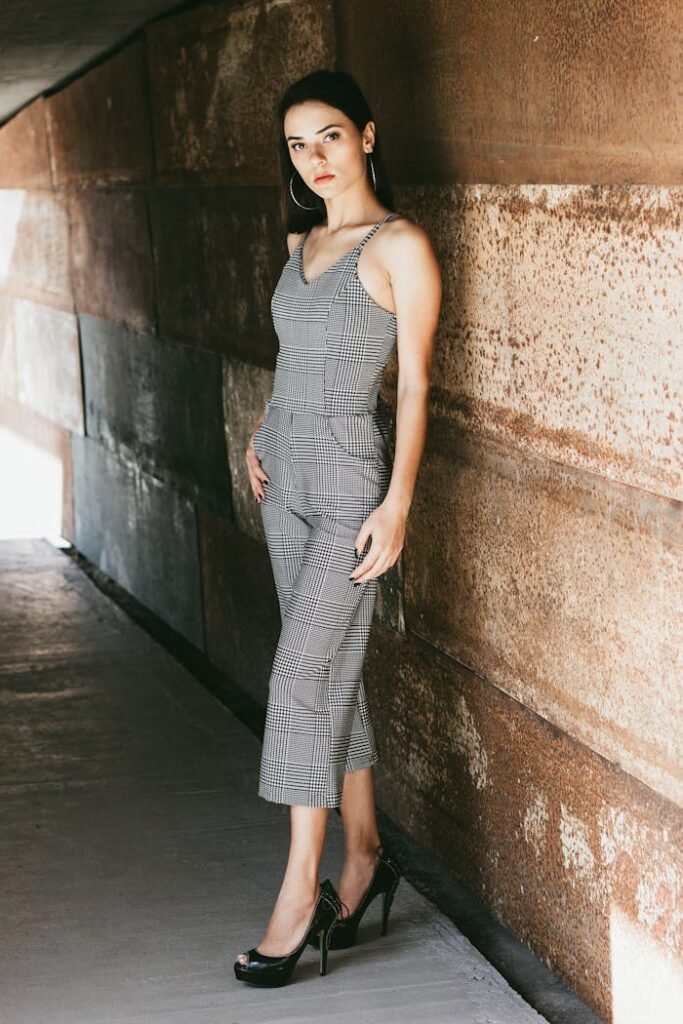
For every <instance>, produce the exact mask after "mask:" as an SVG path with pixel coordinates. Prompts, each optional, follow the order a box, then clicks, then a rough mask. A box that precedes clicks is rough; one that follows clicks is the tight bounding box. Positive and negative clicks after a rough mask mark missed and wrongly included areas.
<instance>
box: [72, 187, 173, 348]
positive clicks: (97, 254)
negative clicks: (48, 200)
mask: <svg viewBox="0 0 683 1024" xmlns="http://www.w3.org/2000/svg"><path fill="white" fill-rule="evenodd" d="M69 219H70V221H71V280H72V282H73V289H74V297H75V301H76V308H77V309H78V311H79V313H92V314H93V315H94V316H100V317H102V318H103V319H105V320H111V321H113V322H115V323H121V324H125V325H126V326H127V327H132V328H133V329H134V330H139V331H147V332H151V333H154V330H155V326H156V323H155V321H156V316H155V311H154V272H153V266H152V245H151V239H150V237H149V219H148V215H147V200H146V196H145V193H144V192H142V191H136V192H132V191H123V190H116V191H114V190H108V191H100V190H94V189H93V190H90V191H87V192H85V191H84V192H74V193H72V194H71V195H70V197H69Z"/></svg>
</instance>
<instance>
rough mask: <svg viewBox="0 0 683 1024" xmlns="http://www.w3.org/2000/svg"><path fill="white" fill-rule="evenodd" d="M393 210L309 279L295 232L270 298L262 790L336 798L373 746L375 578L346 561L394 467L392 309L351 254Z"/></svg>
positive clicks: (261, 452) (319, 802)
mask: <svg viewBox="0 0 683 1024" xmlns="http://www.w3.org/2000/svg"><path fill="white" fill-rule="evenodd" d="M398 216H400V214H397V213H390V214H387V216H386V217H384V218H383V219H382V220H381V221H379V222H378V223H377V224H375V225H374V226H373V227H372V229H371V230H370V231H369V232H368V233H367V234H366V235H365V237H364V238H363V239H361V241H360V242H358V243H357V245H355V246H354V248H353V249H351V250H350V251H349V252H347V253H346V254H344V255H343V256H341V257H340V258H339V259H338V260H337V261H336V263H334V264H333V265H332V266H331V267H329V268H328V269H327V270H326V271H324V272H323V273H322V274H319V275H318V276H317V277H315V278H313V279H312V280H311V281H306V279H305V277H304V273H303V266H302V249H303V245H304V242H305V236H304V239H302V241H301V242H300V244H299V246H298V247H297V249H296V250H295V251H294V252H293V253H292V255H291V256H290V257H289V259H288V260H287V262H286V263H285V265H284V267H283V269H282V273H281V275H280V278H279V280H278V283H277V285H276V287H275V291H274V293H273V296H272V300H271V311H272V316H273V323H274V326H275V330H276V332H277V335H278V340H279V349H278V355H277V361H276V366H275V376H274V381H273V390H272V393H271V396H270V398H269V399H268V400H267V401H266V403H265V410H264V419H263V423H262V424H261V425H260V426H259V428H258V430H257V431H256V434H255V436H254V441H253V443H254V450H255V452H256V454H257V456H258V458H259V460H260V462H261V465H262V467H263V469H264V470H265V471H266V473H267V474H268V476H269V477H270V481H271V482H270V483H268V484H265V486H264V491H265V497H264V498H263V500H262V502H261V506H260V507H261V514H262V518H263V525H264V531H265V536H266V541H267V544H268V553H269V556H270V560H271V564H272V569H273V575H274V578H275V586H276V589H277V594H278V599H279V605H280V613H281V619H282V629H281V632H280V637H279V640H278V645H277V649H276V652H275V658H274V660H273V666H272V670H271V675H270V680H269V691H268V704H267V708H266V720H265V730H264V737H263V749H262V754H261V764H260V775H259V787H258V795H259V796H261V797H263V798H264V799H266V800H272V801H275V802H277V803H286V804H304V805H307V806H315V807H338V806H339V804H340V803H341V794H342V785H343V779H344V773H345V772H352V771H357V770H359V769H361V768H366V767H368V766H370V765H372V764H375V762H377V761H378V760H379V755H378V752H377V747H376V741H375V735H374V732H373V725H372V719H371V715H370V710H369V707H368V702H367V697H366V692H365V689H364V686H363V679H362V668H363V661H364V658H365V653H366V649H367V643H368V636H369V632H370V625H371V621H372V616H373V611H374V606H375V599H376V596H377V586H378V580H377V579H376V578H375V579H371V580H367V581H365V582H363V583H355V581H354V580H350V579H349V574H350V573H351V572H352V571H353V570H354V569H355V567H356V566H357V565H358V564H359V563H360V562H361V561H362V559H363V557H364V556H365V554H366V553H367V551H368V549H369V545H370V541H368V544H367V545H366V547H365V548H364V550H363V551H362V552H360V553H359V554H356V552H355V548H354V540H355V537H356V535H357V533H358V531H359V529H360V527H361V525H362V524H363V522H364V520H365V519H366V518H367V517H368V515H369V514H370V513H371V512H372V511H373V509H375V508H376V507H377V505H379V504H380V502H381V501H382V500H383V498H384V496H385V495H386V492H387V489H388V486H389V482H390V478H391V468H392V461H391V444H390V438H389V429H388V420H387V417H386V414H385V412H384V407H383V405H382V404H381V402H380V403H379V404H378V391H379V386H380V383H381V378H382V372H383V370H384V367H385V364H386V362H387V360H388V358H389V356H390V355H391V353H392V350H393V348H394V345H395V343H396V316H395V314H393V313H390V312H389V311H388V310H386V309H383V308H382V307H381V306H379V305H378V304H377V303H376V302H374V300H373V299H371V298H370V296H369V294H368V293H367V292H366V290H365V288H364V287H363V285H362V284H361V282H360V279H359V277H358V274H357V261H358V257H359V255H360V253H361V251H362V249H363V246H364V245H365V244H366V242H367V241H368V240H369V239H370V238H371V237H372V236H373V235H374V233H375V232H376V231H377V230H378V229H379V227H380V226H381V225H382V224H383V223H384V221H386V220H390V219H393V218H394V217H398Z"/></svg>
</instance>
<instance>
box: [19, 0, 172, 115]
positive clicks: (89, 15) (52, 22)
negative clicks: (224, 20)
mask: <svg viewBox="0 0 683 1024" xmlns="http://www.w3.org/2000/svg"><path fill="white" fill-rule="evenodd" d="M186 6H191V5H190V4H178V3H172V2H169V0H98V2H97V3H93V2H92V0H88V2H86V0H51V2H50V0H42V2H36V3H33V2H31V0H28V2H27V0H4V2H3V3H1V4H0V123H2V122H4V121H6V120H7V119H8V118H9V117H11V116H12V114H14V113H16V111H17V110H19V108H20V107H22V106H24V104H25V103H27V102H28V101H29V100H31V99H33V98H34V97H36V96H38V95H39V94H40V93H41V92H44V91H45V90H46V89H49V88H51V87H53V86H55V85H57V84H58V83H59V82H61V81H62V80H63V79H65V78H68V77H69V76H71V75H73V74H74V73H76V72H77V71H79V70H80V69H82V68H84V67H86V66H87V65H88V64H89V63H91V62H92V61H94V60H95V59H96V58H97V57H99V56H100V55H102V54H104V53H106V52H107V51H108V50H110V49H111V48H112V47H114V46H116V45H117V44H118V43H120V42H122V41H123V40H124V39H126V37H127V36H129V35H130V34H131V33H132V32H134V31H135V30H136V29H138V28H140V27H141V26H142V25H144V24H145V22H147V21H150V20H151V19H152V18H155V17H156V16H157V15H159V14H163V13H165V12H167V11H169V10H175V9H177V8H179V7H186Z"/></svg>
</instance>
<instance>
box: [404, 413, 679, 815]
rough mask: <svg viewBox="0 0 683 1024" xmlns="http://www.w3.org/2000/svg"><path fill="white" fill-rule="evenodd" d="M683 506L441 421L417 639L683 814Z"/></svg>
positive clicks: (416, 597)
mask: <svg viewBox="0 0 683 1024" xmlns="http://www.w3.org/2000/svg"><path fill="white" fill-rule="evenodd" d="M682 525H683V506H681V505H680V504H678V503H674V502H669V501H666V500H664V499H661V498H657V497H656V496H654V495H652V494H643V493H640V492H638V491H635V490H633V489H632V488H627V487H620V486H618V485H617V484H614V483H609V482H606V481H604V480H602V479H601V478H600V477H598V476H596V475H594V474H590V473H583V472H581V471H578V470H574V469H569V468H567V467H563V466H559V465H558V464H557V463H554V462H551V461H549V460H548V461H546V460H543V459H533V458H529V457H526V456H524V455H523V454H521V453H519V452H515V451H513V450H511V449H507V448H505V447H503V446H501V445H498V444H496V443H493V442H486V443H485V442H483V441H480V440H478V439H472V438H465V437H463V436H462V435H460V433H459V431H458V430H457V429H455V428H454V427H453V425H452V424H450V423H448V422H447V421H446V420H443V419H441V418H440V417H433V418H432V420H431V422H430V427H429V437H428V445H427V448H426V451H425V457H424V460H423V463H422V466H421V469H420V474H419V479H418V484H417V487H416V492H415V498H414V501H413V506H412V508H411V513H410V516H409V519H408V527H407V533H406V550H407V552H408V558H407V563H406V564H407V569H406V578H405V616H406V625H407V628H408V630H410V631H412V632H413V633H416V634H418V635H419V636H421V637H422V638H424V639H425V640H428V641H429V642H431V643H433V644H434V646H436V647H437V648H439V649H440V650H442V651H445V652H446V653H447V654H450V655H452V657H454V658H457V660H458V661H460V662H462V664H464V665H466V666H468V667H470V668H472V669H474V671H476V672H477V673H478V674H480V675H482V676H484V677H485V678H487V679H489V680H490V681H491V682H492V683H493V684H495V685H497V686H499V687H501V688H502V689H503V690H505V691H506V692H508V693H509V694H511V695H512V696H513V697H515V698H516V699H517V700H519V701H521V702H522V703H524V704H525V705H527V706H528V707H529V708H531V709H533V710H535V711H537V712H538V714H540V715H543V717H545V718H547V719H548V720H549V721H551V722H553V723H554V724H555V725H556V726H558V727H559V728H560V729H563V730H565V731H566V732H567V733H569V734H570V735H572V736H574V737H575V738H576V739H577V740H579V741H581V742H583V743H586V744H587V745H588V746H589V747H591V748H592V749H594V750H596V751H598V752H599V753H601V754H602V755H603V756H604V757H606V758H607V759H608V760H609V761H612V762H614V763H615V764H619V765H621V766H622V767H623V768H624V769H625V770H626V771H629V772H631V774H633V775H634V776H636V777H637V778H639V779H640V780H641V781H642V782H644V783H646V784H647V785H649V786H651V787H652V788H653V789H655V790H657V791H659V792H661V793H663V794H664V795H665V796H667V797H668V798H670V799H672V800H674V801H675V802H679V803H683V779H682V778H681V774H680V764H681V746H682V738H681V725H682V724H683V721H682V719H681V714H680V693H679V689H680V687H679V681H680V679H681V677H682V674H683V665H682V664H681V657H682V655H683V652H682V650H681V645H680V643H679V642H678V638H679V637H680V609H681V607H683V560H682V558H681V553H682V549H681V536H682V531H681V526H682Z"/></svg>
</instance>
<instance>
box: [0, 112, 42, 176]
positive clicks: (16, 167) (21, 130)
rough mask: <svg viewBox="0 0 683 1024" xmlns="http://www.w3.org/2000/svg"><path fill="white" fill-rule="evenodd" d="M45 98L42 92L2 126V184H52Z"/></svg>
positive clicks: (0, 130) (0, 138) (0, 146)
mask: <svg viewBox="0 0 683 1024" xmlns="http://www.w3.org/2000/svg"><path fill="white" fill-rule="evenodd" d="M51 184H52V183H51V179H50V154H49V151H48V145H47V126H46V123H45V100H44V99H43V98H42V96H39V97H38V99H36V100H34V101H33V103H31V104H30V105H29V106H27V107H24V109H23V110H20V111H19V113H18V114H16V115H15V116H14V117H13V118H12V119H11V120H10V121H8V122H7V123H6V124H4V125H3V126H2V128H0V188H20V189H39V188H50V187H51Z"/></svg>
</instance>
